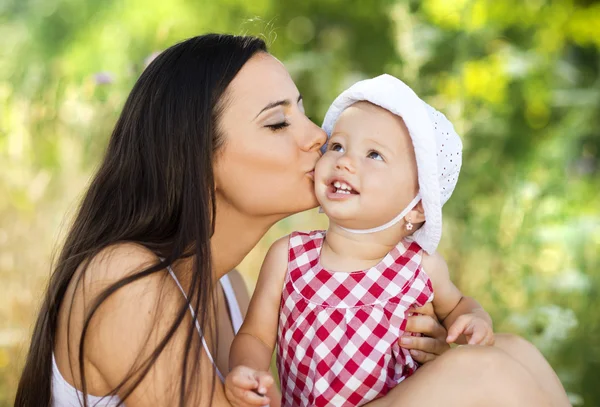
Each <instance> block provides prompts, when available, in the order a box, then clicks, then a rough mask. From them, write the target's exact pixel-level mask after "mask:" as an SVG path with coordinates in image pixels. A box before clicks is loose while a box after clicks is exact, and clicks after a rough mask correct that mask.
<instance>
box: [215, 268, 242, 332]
mask: <svg viewBox="0 0 600 407" xmlns="http://www.w3.org/2000/svg"><path fill="white" fill-rule="evenodd" d="M220 282H221V286H222V287H223V292H224V293H225V299H226V300H227V306H228V307H229V315H231V324H232V325H233V332H234V333H235V334H237V333H238V331H239V330H240V327H241V326H242V323H243V322H244V317H243V316H242V311H241V309H240V304H239V303H238V300H237V297H236V296H235V291H234V290H233V285H232V284H231V279H230V278H229V276H228V275H227V274H225V275H224V276H223V277H221V280H220Z"/></svg>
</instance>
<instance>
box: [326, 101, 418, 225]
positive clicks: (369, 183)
mask: <svg viewBox="0 0 600 407" xmlns="http://www.w3.org/2000/svg"><path fill="white" fill-rule="evenodd" d="M315 192H316V195H317V199H318V200H319V203H320V204H321V207H322V208H323V210H324V211H325V213H326V214H327V216H328V217H329V218H330V220H331V221H332V222H334V223H336V224H338V225H340V226H343V227H346V228H352V229H369V228H373V227H377V226H381V225H383V224H385V223H386V222H388V221H390V220H391V219H393V218H394V217H395V216H397V215H398V214H399V213H400V212H401V211H402V209H404V208H405V207H406V206H407V205H408V204H409V203H410V201H411V200H412V199H413V198H414V197H415V196H416V194H417V192H418V182H417V165H416V161H415V154H414V149H413V146H412V141H411V139H410V134H409V133H408V129H407V128H406V126H405V124H404V121H403V120H402V119H401V118H400V117H399V116H396V115H394V114H393V113H390V112H389V111H387V110H385V109H383V108H380V107H378V106H375V105H373V104H371V103H368V102H358V103H355V104H354V105H352V106H350V107H349V108H347V109H346V110H345V111H344V112H343V113H342V114H341V115H340V117H339V119H338V121H337V122H336V124H335V128H334V129H333V132H332V134H331V138H330V139H329V142H328V145H327V150H326V152H325V154H324V155H323V157H322V158H321V159H320V160H319V162H318V163H317V166H316V168H315Z"/></svg>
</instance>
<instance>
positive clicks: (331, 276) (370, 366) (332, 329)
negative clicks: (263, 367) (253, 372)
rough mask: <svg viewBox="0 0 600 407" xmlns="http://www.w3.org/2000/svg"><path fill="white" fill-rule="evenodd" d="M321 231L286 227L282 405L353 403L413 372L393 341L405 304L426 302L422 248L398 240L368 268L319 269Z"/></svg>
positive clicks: (430, 294)
mask: <svg viewBox="0 0 600 407" xmlns="http://www.w3.org/2000/svg"><path fill="white" fill-rule="evenodd" d="M324 237H325V232H324V231H313V232H310V233H302V232H294V233H292V234H291V235H290V238H289V253H288V271H287V275H286V278H285V283H284V287H283V294H282V299H281V310H280V317H279V328H278V329H279V331H278V341H277V344H278V349H277V364H278V368H279V378H280V381H281V392H282V406H289V407H291V406H294V407H298V406H317V407H318V406H344V407H345V406H361V405H363V404H365V403H367V402H369V401H371V400H374V399H376V398H378V397H380V396H383V395H384V394H386V393H387V392H388V391H389V390H390V389H391V388H392V387H394V386H395V385H396V384H398V383H400V382H401V381H402V380H404V379H405V378H406V377H408V376H409V375H411V374H412V373H413V372H414V371H415V370H416V369H417V363H416V362H415V361H414V360H413V359H412V357H411V356H410V353H409V352H408V351H406V350H405V349H403V348H400V347H399V346H398V339H399V338H400V336H401V335H402V334H403V332H404V329H405V327H406V316H407V313H408V312H409V309H410V308H411V307H413V306H415V307H420V306H423V305H425V304H426V303H427V302H429V301H431V300H433V288H432V286H431V281H430V280H429V277H427V275H426V274H425V272H424V271H423V269H422V267H421V258H422V249H421V247H420V246H419V245H418V244H417V243H414V242H413V243H409V242H402V243H401V244H399V245H398V246H397V247H396V248H394V249H393V250H392V251H391V252H390V253H388V254H387V255H386V256H385V258H384V259H383V260H382V261H381V262H380V263H379V264H378V265H376V266H375V267H372V268H370V269H368V270H363V271H356V272H349V273H346V272H332V271H328V270H325V269H324V268H323V267H322V266H321V264H320V261H319V257H320V252H321V247H322V244H323V239H324Z"/></svg>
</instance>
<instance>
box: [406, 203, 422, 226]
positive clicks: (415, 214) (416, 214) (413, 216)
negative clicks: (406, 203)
mask: <svg viewBox="0 0 600 407" xmlns="http://www.w3.org/2000/svg"><path fill="white" fill-rule="evenodd" d="M405 219H410V221H411V222H412V223H415V224H416V223H423V222H425V211H424V210H423V201H419V203H418V204H416V205H415V207H414V208H413V209H412V210H411V211H410V212H408V213H407V214H406V217H405Z"/></svg>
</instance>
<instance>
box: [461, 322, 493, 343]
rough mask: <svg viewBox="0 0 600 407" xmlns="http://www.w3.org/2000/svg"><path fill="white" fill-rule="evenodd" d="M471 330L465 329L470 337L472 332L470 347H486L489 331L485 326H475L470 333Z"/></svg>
mask: <svg viewBox="0 0 600 407" xmlns="http://www.w3.org/2000/svg"><path fill="white" fill-rule="evenodd" d="M468 331H469V329H465V333H466V334H467V335H468V334H470V333H471V332H472V334H471V337H470V338H469V345H485V341H486V339H487V334H488V330H487V328H486V327H483V326H475V327H473V329H471V330H470V331H471V332H468Z"/></svg>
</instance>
